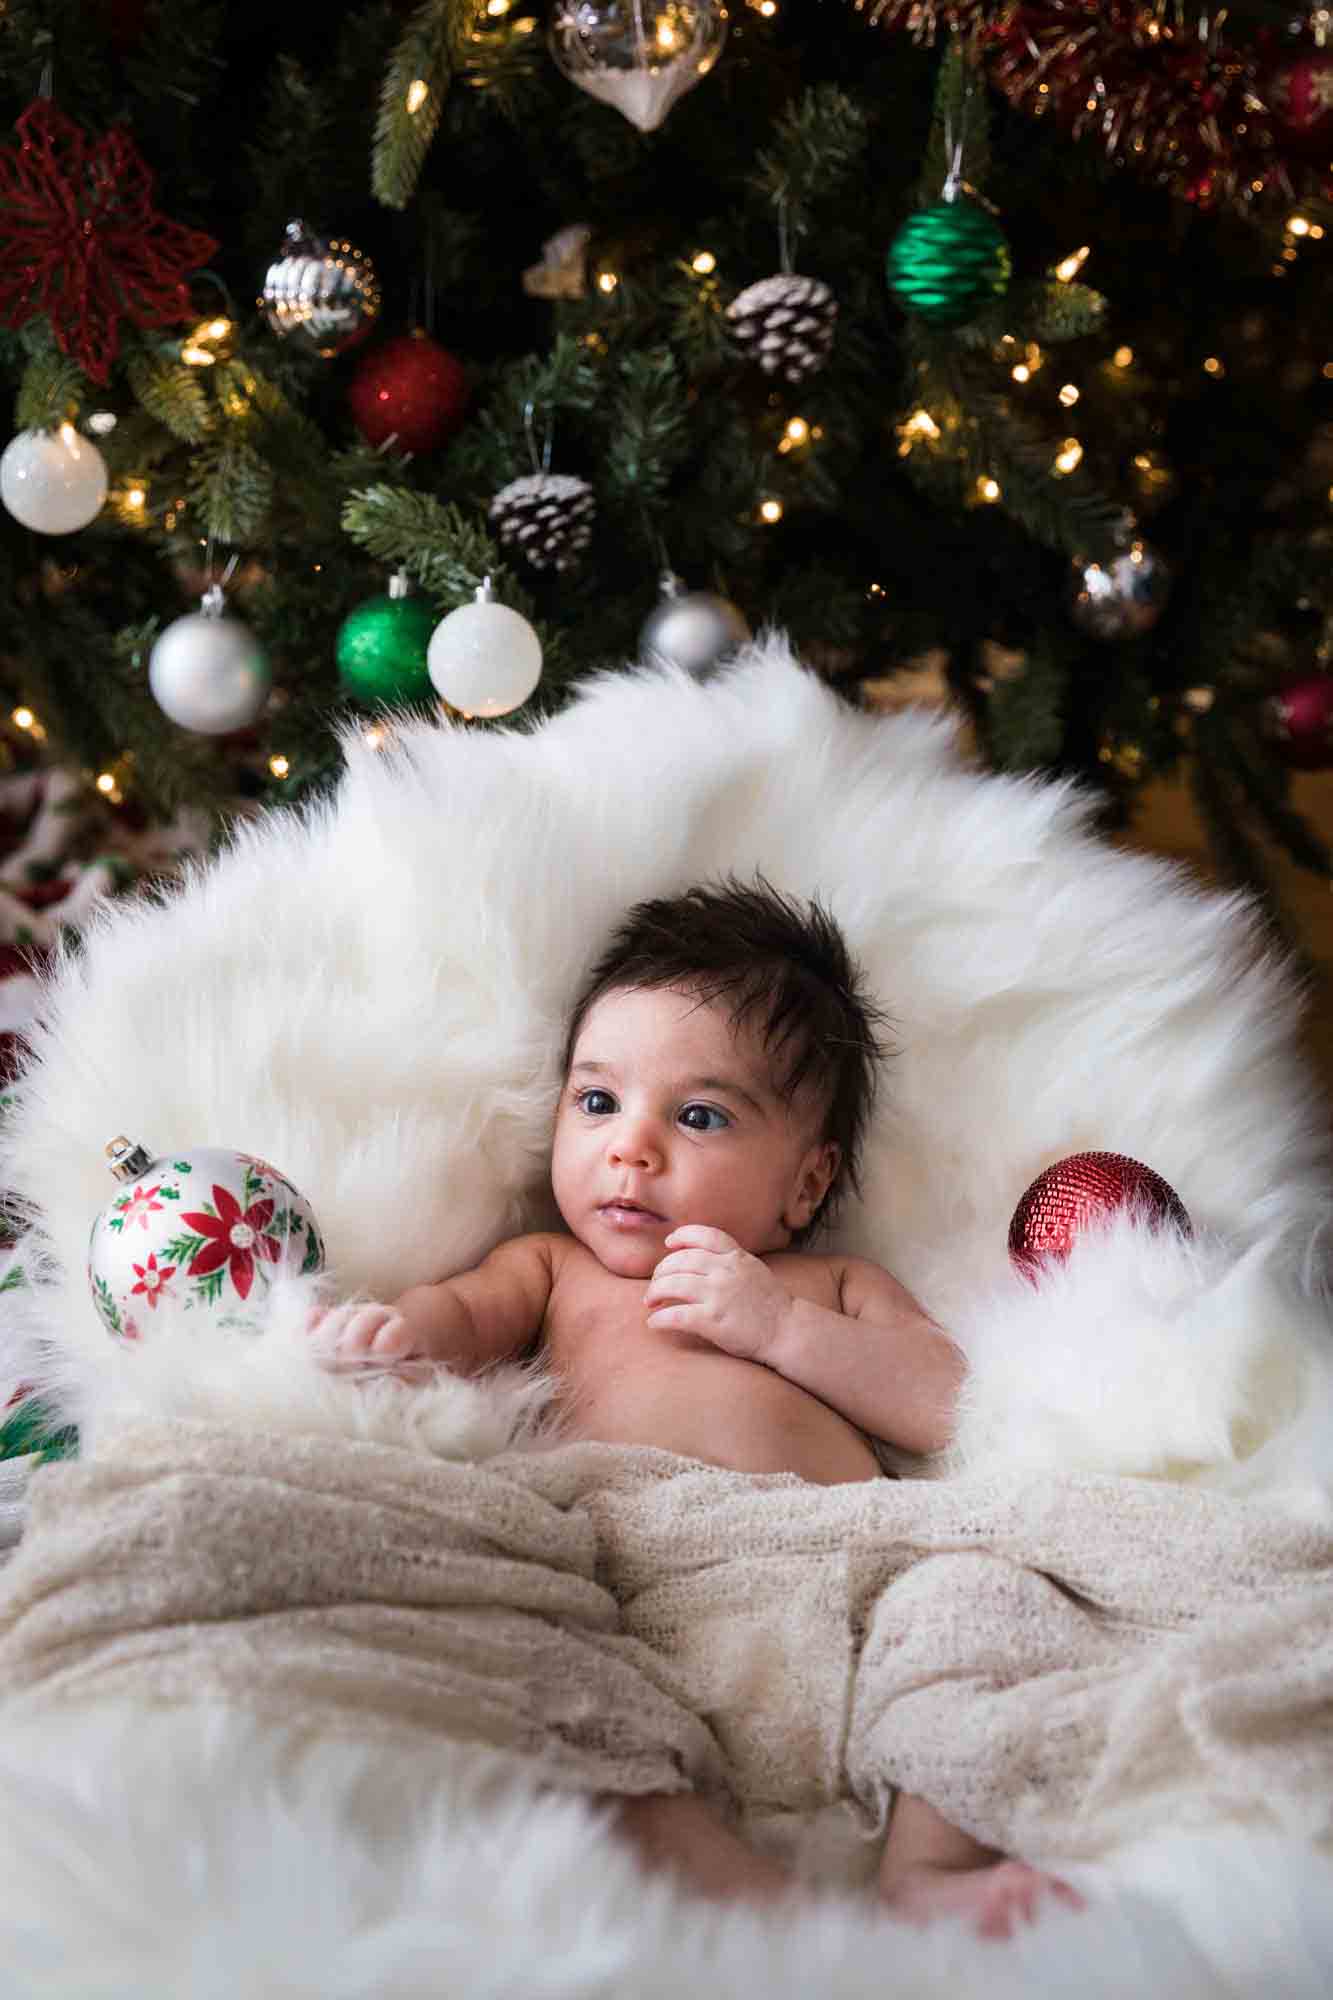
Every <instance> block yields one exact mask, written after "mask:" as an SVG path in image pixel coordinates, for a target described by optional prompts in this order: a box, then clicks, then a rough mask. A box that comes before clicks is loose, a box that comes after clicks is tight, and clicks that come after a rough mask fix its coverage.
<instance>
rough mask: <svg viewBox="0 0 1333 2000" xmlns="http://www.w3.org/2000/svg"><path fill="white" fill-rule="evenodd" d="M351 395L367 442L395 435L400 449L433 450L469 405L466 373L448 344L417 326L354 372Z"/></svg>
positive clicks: (377, 442)
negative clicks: (430, 335) (442, 345)
mask: <svg viewBox="0 0 1333 2000" xmlns="http://www.w3.org/2000/svg"><path fill="white" fill-rule="evenodd" d="M347 401H348V404H349V406H350V408H351V412H352V416H353V418H354V419H355V422H356V427H357V429H358V430H359V431H360V433H361V435H362V437H363V438H364V439H365V440H366V443H367V444H373V445H380V444H384V443H386V442H387V440H388V439H389V438H393V439H394V441H395V443H396V444H397V445H398V446H399V448H400V449H401V450H402V451H434V450H435V448H436V447H437V446H438V445H442V444H443V443H444V442H445V441H446V439H448V438H451V437H452V436H453V434H454V432H455V431H456V430H457V429H458V427H459V425H460V424H461V423H462V421H463V417H464V413H465V412H466V409H467V374H466V371H465V370H464V367H463V364H462V362H461V361H459V360H457V359H456V358H455V356H454V355H452V354H450V352H449V350H448V349H447V348H445V347H441V346H439V345H438V343H437V342H435V341H433V340H431V339H430V337H429V336H428V335H427V334H424V333H422V332H421V331H420V330H418V331H417V332H416V333H405V334H401V335H400V336H399V337H398V339H396V340H386V341H385V342H384V343H383V345H382V346H380V347H376V348H374V349H373V350H372V352H371V353H369V354H368V355H367V356H366V358H365V360H364V361H363V362H362V363H361V366H360V367H359V368H358V369H357V371H356V374H355V375H354V376H353V378H352V381H351V384H350V386H349V388H348V391H347Z"/></svg>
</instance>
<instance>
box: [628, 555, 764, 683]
mask: <svg viewBox="0 0 1333 2000" xmlns="http://www.w3.org/2000/svg"><path fill="white" fill-rule="evenodd" d="M658 588H659V589H660V591H661V593H662V594H661V596H660V598H659V599H658V602H657V604H656V605H655V606H654V608H653V609H652V610H651V611H650V612H649V613H648V616H647V618H646V619H645V620H644V622H643V626H642V628H641V630H640V632H639V646H640V648H641V650H642V651H643V652H644V653H645V654H648V653H652V654H655V655H656V657H657V658H658V659H659V660H660V661H662V662H663V663H664V664H665V665H667V666H672V667H683V668H684V669H685V672H686V673H687V674H693V676H694V677H695V679H696V680H702V679H703V677H704V676H705V675H706V674H707V673H708V672H709V671H710V669H711V668H713V667H715V666H716V665H717V664H718V662H719V661H720V660H721V659H722V658H723V657H724V655H725V654H727V653H731V652H734V651H735V649H736V647H738V646H744V645H747V644H748V643H749V640H750V637H751V633H750V628H749V626H748V625H747V624H746V622H745V619H744V616H743V615H742V613H741V612H740V611H738V610H737V608H736V606H735V605H734V604H732V603H730V602H729V600H728V599H727V598H725V597H716V596H714V594H713V592H712V591H711V590H686V588H685V585H684V584H683V583H682V582H681V580H680V578H679V577H678V576H677V575H676V574H675V573H674V572H673V571H672V570H667V571H666V572H665V573H664V574H663V576H662V577H661V578H660V580H659V584H658Z"/></svg>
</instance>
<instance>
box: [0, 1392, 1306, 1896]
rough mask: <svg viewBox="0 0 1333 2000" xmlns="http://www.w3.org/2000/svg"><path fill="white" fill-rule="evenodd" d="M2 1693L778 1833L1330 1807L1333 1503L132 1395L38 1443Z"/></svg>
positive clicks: (1103, 1828) (21, 1719) (1100, 1851)
mask: <svg viewBox="0 0 1333 2000" xmlns="http://www.w3.org/2000/svg"><path fill="white" fill-rule="evenodd" d="M0 1687H3V1689H4V1690H5V1694H4V1698H3V1706H0V1716H3V1719H4V1721H5V1722H6V1723H7V1724H8V1725H9V1726H10V1728H11V1729H12V1728H13V1727H15V1726H18V1727H20V1728H22V1727H23V1726H24V1725H25V1723H26V1722H28V1721H29V1720H31V1719H32V1718H33V1717H34V1716H35V1715H38V1714H40V1713H41V1712H42V1711H44V1710H45V1711H47V1712H48V1713H49V1709H50V1705H51V1704H53V1703H55V1704H64V1703H65V1702H68V1701H77V1700H80V1699H83V1698H86V1697H87V1696H89V1695H91V1694H95V1695H96V1697H97V1698H98V1699H101V1700H115V1699H129V1700H132V1701H135V1702H137V1703H140V1704H142V1705H143V1706H145V1707H148V1706H151V1705H153V1704H154V1703H156V1702H159V1701H166V1702H171V1703H188V1702H196V1701H208V1700H210V1699H216V1698H218V1697H221V1698H222V1699H224V1700H226V1701H229V1702H231V1703H232V1704H237V1705H243V1706H244V1707H246V1708H247V1709H248V1710H249V1711H250V1712H252V1713H255V1714H258V1715H260V1716H262V1717H264V1718H265V1719H266V1720H277V1721H285V1722H299V1723H300V1724H302V1725H303V1726H305V1727H309V1728H313V1729H317V1730H324V1731H326V1732H330V1733H334V1734H342V1735H348V1734H352V1735H355V1736H358V1737H365V1736H366V1735H367V1734H369V1733H371V1732H376V1733H380V1734H383V1735H390V1736H394V1735H396V1736H398V1737H402V1736H404V1735H407V1736H409V1737H410V1736H411V1735H413V1734H414V1733H415V1734H417V1735H418V1739H419V1733H420V1732H422V1731H426V1732H430V1733H432V1734H435V1735H437V1736H447V1737H452V1738H456V1739H458V1740H462V1741H467V1742H475V1743H484V1744H487V1745H489V1746H491V1747H493V1748H495V1749H498V1750H501V1751H505V1752H508V1753H512V1754H516V1755H518V1756H519V1757H521V1758H524V1759H527V1760H535V1762H533V1763H532V1764H531V1765H530V1768H532V1769H534V1770H536V1771H538V1772H540V1773H541V1774H542V1775H543V1776H544V1777H545V1778H547V1779H549V1781H550V1782H551V1783H552V1784H553V1785H555V1786H558V1787H561V1788H564V1789H572V1790H582V1791H617V1792H638V1791H644V1790H650V1789H664V1790H675V1789H679V1788H681V1787H682V1786H685V1785H694V1786H697V1787H698V1788H700V1789H701V1790H703V1791H704V1792H705V1793H706V1794H711V1795H713V1796H714V1797H716V1798H718V1799H719V1800H720V1801H726V1800H728V1799H730V1800H731V1801H732V1802H734V1803H735V1804H736V1805H738V1806H739V1808H740V1809H741V1813H742V1816H743V1818H744V1820H745V1821H746V1823H747V1824H748V1825H749V1826H750V1827H751V1829H752V1830H757V1831H758V1832H759V1833H760V1835H761V1837H764V1838H767V1839H768V1840H769V1841H770V1843H772V1842H774V1840H775V1838H776V1836H775V1834H774V1827H775V1825H776V1824H778V1823H780V1822H781V1821H783V1820H784V1819H785V1820H787V1821H789V1822H791V1823H793V1824H794V1823H796V1822H798V1821H801V1820H805V1821H807V1822H808V1821H809V1820H811V1818H812V1817H816V1816H818V1814H819V1813H820V1812H821V1811H826V1810H827V1809H829V1808H838V1809H839V1810H841V1811H842V1812H843V1813H844V1814H845V1815H846V1816H847V1817H848V1818H850V1819H851V1820H853V1821H854V1822H855V1823H856V1827H857V1829H858V1830H859V1833H860V1837H861V1839H862V1840H863V1841H865V1842H869V1841H871V1840H872V1839H876V1838H877V1837H878V1836H879V1835H880V1834H881V1833H882V1832H883V1829H884V1826H885V1823H886V1819H887V1814H888V1810H889V1808H890V1805H891V1800H892V1794H893V1790H894V1788H897V1787H902V1788H906V1789H909V1790H911V1791H914V1792H918V1793H920V1794H922V1795H924V1796H925V1797H926V1798H928V1799H930V1800H931V1801H932V1802H933V1803H934V1804H935V1805H937V1806H938V1807H939V1808H940V1809H941V1810H942V1811H943V1812H944V1813H945V1814H946V1815H947V1816H948V1817H949V1818H950V1819H952V1820H953V1821H955V1822H956V1823H957V1824H959V1825H961V1826H963V1827H965V1828H967V1830H968V1831H970V1832H971V1833H973V1834H974V1835H975V1836H976V1837H977V1838H978V1839H980V1840H982V1841H985V1842H987V1843H988V1844H992V1845H995V1846H997V1847H1001V1848H1004V1849H1005V1850H1007V1851H1009V1852H1014V1853H1019V1854H1022V1855H1024V1856H1025V1857H1027V1858H1029V1859H1033V1860H1036V1861H1041V1860H1043V1859H1048V1860H1061V1859H1063V1860H1071V1859H1076V1858H1085V1859H1095V1858H1098V1857H1100V1856H1103V1855H1106V1854H1108V1853H1110V1852H1112V1851H1114V1849H1115V1848H1116V1847H1117V1845H1118V1844H1120V1843H1121V1842H1124V1841H1128V1840H1130V1839H1133V1838H1140V1837H1142V1836H1144V1835H1146V1834H1149V1833H1151V1832H1152V1831H1153V1830H1154V1829H1166V1828H1170V1827H1180V1826H1181V1825H1189V1824H1196V1825H1205V1824H1206V1825H1208V1826H1210V1827H1216V1826H1218V1825H1219V1824H1221V1823H1225V1822H1226V1821H1241V1822H1243V1821H1252V1820H1259V1821H1262V1822H1265V1823H1266V1824H1268V1825H1269V1826H1270V1827H1276V1828H1278V1829H1280V1830H1281V1831H1283V1832H1285V1833H1287V1834H1289V1835H1296V1836H1299V1837H1302V1838H1305V1839H1315V1840H1324V1841H1326V1840H1328V1839H1329V1838H1330V1835H1333V1727H1331V1726H1330V1725H1331V1724H1333V1532H1330V1531H1329V1530H1328V1529H1327V1528H1326V1527H1323V1526H1315V1525H1310V1524H1302V1523H1300V1522H1298V1521H1295V1520H1293V1519H1291V1518H1290V1517H1288V1516H1285V1515H1282V1514H1279V1513H1277V1512H1275V1511H1270V1510H1269V1509H1267V1508H1265V1507H1263V1506H1261V1505H1257V1504H1256V1503H1255V1502H1254V1501H1253V1500H1250V1501H1237V1500H1234V1499H1231V1498H1228V1497H1226V1496H1224V1495H1219V1494H1211V1493H1206V1492H1198V1491H1193V1492H1192V1491H1188V1490H1184V1489H1181V1488H1177V1487H1172V1486H1168V1485H1163V1484H1157V1483H1150V1482H1146V1481H1139V1480H1133V1479H1119V1478H1108V1477H1065V1478H1050V1477H1043V1478H1041V1479H1040V1480H1035V1479H1026V1478H1022V1477H1013V1476H1009V1477H1005V1478H998V1479H992V1480H977V1479H971V1480H967V1479H965V1480H960V1481H957V1482H946V1483H937V1482H931V1481H922V1480H901V1481H899V1480H890V1479H884V1480H879V1481H869V1482H865V1483H862V1484H857V1485H846V1486H835V1487H823V1486H815V1485H810V1484H807V1483H805V1482H803V1481H801V1480H799V1479H797V1478H795V1477H794V1476H792V1475H790V1474H773V1475H766V1476H752V1475H746V1474H740V1473H732V1472H727V1471H723V1470H719V1469H717V1468H714V1467H709V1466H704V1465H699V1464H697V1463H695V1462H694V1461H692V1460H687V1459H681V1458H676V1457H673V1456H672V1455H670V1454H667V1453H663V1452H657V1451H650V1450H627V1449H624V1448H621V1447H614V1446H607V1445H597V1444H567V1445H562V1446H558V1447H555V1448H547V1449H536V1450H534V1449H527V1450H521V1451H510V1452H505V1453H502V1454H501V1455H499V1456H498V1457H495V1458H491V1459H489V1460H487V1461H485V1462H482V1463H461V1464H449V1463H443V1462H440V1461H439V1460H435V1459H431V1458H427V1457H424V1456H422V1455H421V1454H419V1453H414V1452H410V1451H406V1450H402V1449H399V1448H395V1447H392V1446H386V1445H381V1444H374V1443H361V1442H352V1441H348V1440H346V1439H337V1438H319V1437H313V1436H303V1437H292V1436H281V1435H277V1434H259V1435H256V1436H252V1437H251V1438H250V1439H248V1440H247V1445H246V1451H245V1453H244V1455H243V1457H239V1456H238V1454H237V1450H236V1440H235V1437H234V1435H230V1434H228V1433H227V1432H225V1431H221V1430H216V1429H213V1428H211V1427H209V1426H207V1425H202V1424H190V1423H175V1424H157V1425H153V1424H143V1425H140V1426H137V1427H136V1426H129V1427H126V1428H124V1429H122V1430H120V1431H118V1432H116V1433H114V1434H112V1435H111V1436H109V1437H108V1438H106V1439H104V1441H103V1448H102V1452H101V1453H100V1455H99V1456H98V1457H96V1458H94V1459H92V1460H89V1461H87V1462H84V1463H72V1464H65V1465H54V1466H49V1467H46V1468H44V1469H43V1470H42V1471H41V1473H40V1474H39V1475H38V1476H37V1478H36V1480H35V1482H34V1487H33V1498H32V1518H31V1521H30V1525H29V1530H28V1534H27V1536H26V1538H25V1541H24V1543H23V1545H22V1547H21V1548H20V1551H19V1553H18V1555H17V1557H16V1558H15V1560H14V1562H13V1563H12V1564H11V1566H10V1568H9V1570H8V1572H7V1574H6V1576H5V1577H4V1580H3V1586H2V1587H0Z"/></svg>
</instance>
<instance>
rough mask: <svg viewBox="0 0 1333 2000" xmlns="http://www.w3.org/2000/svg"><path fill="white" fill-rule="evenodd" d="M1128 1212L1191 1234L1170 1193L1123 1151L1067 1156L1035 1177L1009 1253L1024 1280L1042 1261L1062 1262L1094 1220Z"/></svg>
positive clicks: (1177, 1201) (1156, 1176)
mask: <svg viewBox="0 0 1333 2000" xmlns="http://www.w3.org/2000/svg"><path fill="white" fill-rule="evenodd" d="M1118 1208H1134V1209H1137V1210H1138V1211H1139V1212H1140V1213H1142V1214H1144V1215H1146V1217H1147V1218H1148V1220H1149V1221H1151V1222H1153V1223H1156V1224H1158V1225H1161V1224H1164V1223H1168V1222H1169V1223H1173V1224H1174V1225H1175V1227H1176V1228H1177V1229H1179V1230H1180V1232H1181V1234H1182V1235H1184V1236H1189V1235H1190V1234H1191V1233H1192V1230H1191V1224H1190V1219H1189V1216H1188V1215H1187V1214H1186V1213H1185V1209H1184V1205H1183V1204H1182V1202H1181V1199H1180V1197H1179V1195H1178V1194H1177V1193H1176V1192H1175V1189H1174V1188H1172V1187H1170V1186H1169V1185H1168V1184H1167V1182H1166V1181H1164V1180H1163V1179H1162V1176H1161V1175H1160V1174H1155V1173H1154V1172H1153V1170H1152V1168H1151V1167H1145V1166H1144V1164H1143V1162H1142V1161H1141V1160H1131V1159H1130V1158H1129V1157H1128V1156H1127V1155H1126V1154H1124V1153H1071V1154H1070V1156H1069V1158H1068V1159H1067V1160H1057V1161H1056V1163H1055V1165H1054V1166H1053V1167H1047V1168H1046V1171H1045V1172H1044V1173H1040V1174H1038V1176H1037V1178H1036V1180H1035V1181H1033V1183H1032V1185H1031V1187H1030V1188H1029V1189H1028V1190H1027V1192H1026V1194H1024V1196H1023V1198H1022V1200H1021V1201H1020V1202H1019V1204H1018V1207H1017V1208H1016V1209H1015V1210H1014V1219H1013V1221H1012V1222H1011V1223H1010V1225H1009V1255H1010V1256H1011V1257H1012V1258H1013V1260H1014V1263H1015V1264H1016V1265H1017V1266H1018V1268H1019V1270H1020V1271H1022V1272H1023V1274H1024V1275H1025V1276H1026V1277H1034V1276H1035V1275H1036V1273H1037V1272H1038V1270H1039V1269H1040V1267H1041V1263H1042V1261H1043V1259H1044V1258H1047V1257H1054V1258H1055V1259H1056V1260H1057V1261H1058V1262H1060V1263H1063V1262H1064V1260H1065V1258H1066V1257H1067V1256H1068V1255H1069V1253H1070V1251H1071V1250H1072V1249H1073V1247H1074V1239H1075V1237H1076V1236H1077V1235H1078V1234H1079V1232H1080V1231H1081V1230H1083V1229H1085V1228H1086V1227H1087V1225H1088V1224H1089V1223H1090V1222H1092V1221H1094V1220H1095V1219H1096V1218H1097V1217H1099V1216H1103V1215H1110V1214H1112V1213H1113V1212H1114V1211H1115V1210H1116V1209H1118Z"/></svg>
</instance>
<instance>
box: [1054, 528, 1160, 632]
mask: <svg viewBox="0 0 1333 2000" xmlns="http://www.w3.org/2000/svg"><path fill="white" fill-rule="evenodd" d="M1170 590H1171V572H1170V570H1169V569H1168V568H1167V565H1166V563H1165V562H1164V561H1163V560H1162V558H1161V556H1159V555H1158V553H1157V551H1156V550H1155V549H1151V548H1149V546H1148V544H1147V543H1146V542H1135V543H1134V544H1133V545H1132V546H1131V547H1130V548H1129V549H1127V550H1126V552H1125V554H1124V555H1122V556H1116V557H1115V558H1114V559H1113V560H1112V561H1111V562H1109V563H1076V564H1075V567H1074V580H1073V586H1072V589H1071V592H1070V600H1069V615H1070V617H1071V618H1072V619H1073V621H1074V623H1075V624H1076V625H1077V626H1078V628H1079V630H1080V631H1082V632H1086V633H1087V634H1088V636H1089V638H1092V639H1109V640H1118V639H1138V638H1141V637H1142V635H1143V634H1144V633H1145V632H1151V631H1152V628H1153V626H1154V625H1155V624H1156V623H1157V621H1158V619H1159V618H1160V617H1161V615H1162V612H1163V609H1164V608H1165V605H1166V600H1167V597H1168V596H1169V595H1170Z"/></svg>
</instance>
